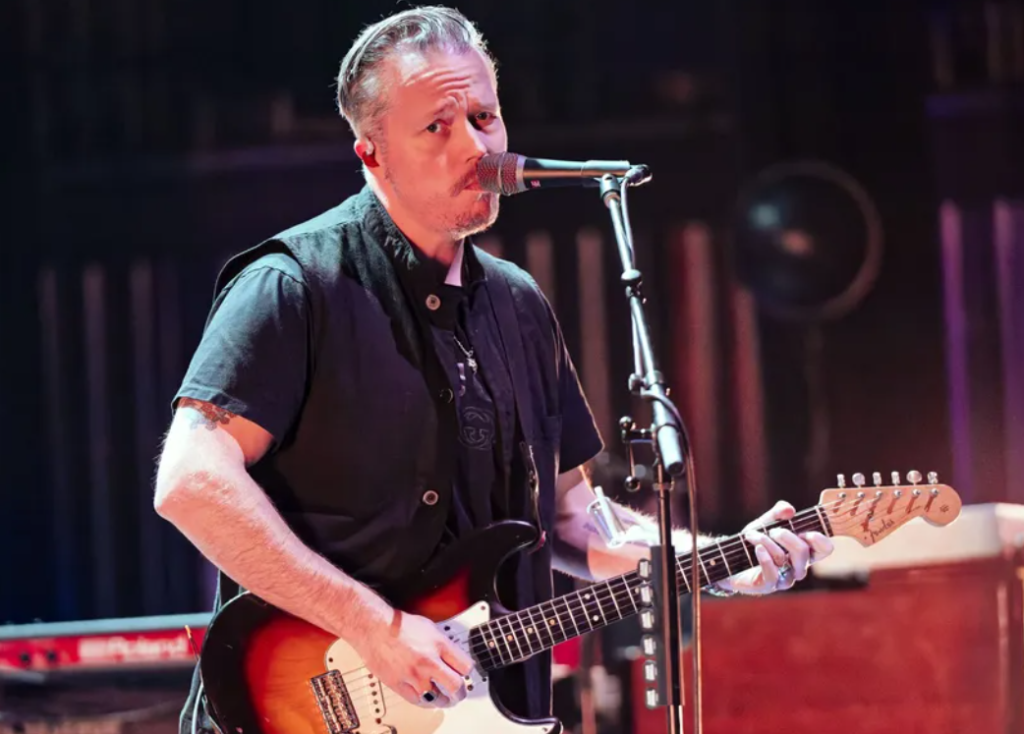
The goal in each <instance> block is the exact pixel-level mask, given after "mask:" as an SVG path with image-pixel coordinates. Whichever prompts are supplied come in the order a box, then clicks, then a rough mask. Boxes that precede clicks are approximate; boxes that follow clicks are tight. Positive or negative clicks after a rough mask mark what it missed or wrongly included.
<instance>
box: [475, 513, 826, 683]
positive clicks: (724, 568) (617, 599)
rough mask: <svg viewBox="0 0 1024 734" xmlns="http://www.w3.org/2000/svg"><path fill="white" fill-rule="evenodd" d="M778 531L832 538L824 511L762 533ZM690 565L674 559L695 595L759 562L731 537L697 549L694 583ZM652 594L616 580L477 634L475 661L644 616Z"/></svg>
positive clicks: (519, 654) (635, 581)
mask: <svg viewBox="0 0 1024 734" xmlns="http://www.w3.org/2000/svg"><path fill="white" fill-rule="evenodd" d="M774 528H788V529H789V530H792V531H793V532H794V533H806V532H809V531H816V532H819V533H824V534H826V535H832V526H831V523H830V522H829V521H828V518H827V516H826V513H825V511H824V510H823V508H822V506H821V505H816V506H815V507H812V508H810V509H809V510H805V511H804V512H801V513H798V514H797V515H796V516H795V517H793V519H791V520H784V521H779V522H775V523H772V524H770V525H767V526H765V528H764V530H765V531H768V530H772V529H774ZM692 563H693V552H692V551H691V552H688V553H683V554H681V555H678V556H676V582H677V584H678V586H679V590H680V591H686V592H691V593H692V592H693V590H694V589H695V588H696V589H701V588H703V587H705V586H709V585H710V584H713V583H715V582H717V581H722V580H723V579H727V578H729V577H730V576H733V575H735V574H737V573H740V572H741V571H746V570H747V569H749V568H752V567H754V566H755V565H757V556H756V555H755V553H754V546H753V545H751V544H750V543H748V542H747V541H746V540H744V539H743V537H742V535H733V536H730V537H728V538H721V539H719V540H716V541H713V542H711V543H707V544H705V545H702V546H701V547H700V548H698V549H697V580H696V582H694V579H693V577H692ZM651 593H652V591H651V587H650V585H649V582H648V581H647V580H645V579H643V578H641V576H640V574H639V573H638V572H636V571H632V572H630V573H627V574H623V575H622V576H616V577H614V578H610V579H608V580H606V581H601V582H598V583H596V584H593V585H591V586H588V587H587V588H585V589H580V590H578V591H574V592H572V593H569V594H565V595H564V596H560V597H556V598H554V599H552V600H550V601H546V602H543V603H541V604H537V605H535V606H532V607H527V608H526V609H522V610H520V611H518V612H513V613H512V614H508V615H506V616H504V617H498V618H496V619H492V620H491V621H490V622H487V623H485V624H482V625H480V626H478V627H475V628H473V630H472V631H471V633H470V634H471V637H470V639H471V641H472V643H473V644H472V649H473V650H476V651H478V652H477V661H478V662H479V663H480V664H481V665H482V666H483V667H484V668H485V669H488V670H493V669H496V668H502V667H504V666H506V665H510V664H512V663H515V662H519V661H521V660H525V659H526V658H528V657H530V656H532V655H535V654H537V653H539V652H542V651H544V650H548V649H550V648H552V647H554V646H555V645H558V644H560V643H562V642H566V641H567V640H571V639H573V638H575V637H579V636H580V635H583V634H586V633H587V632H593V631H595V630H599V629H601V628H602V627H606V626H608V625H610V624H614V623H615V622H619V621H621V620H623V619H626V618H628V617H632V616H634V615H636V614H638V613H640V612H641V611H642V610H643V609H645V608H647V607H648V606H650V604H651Z"/></svg>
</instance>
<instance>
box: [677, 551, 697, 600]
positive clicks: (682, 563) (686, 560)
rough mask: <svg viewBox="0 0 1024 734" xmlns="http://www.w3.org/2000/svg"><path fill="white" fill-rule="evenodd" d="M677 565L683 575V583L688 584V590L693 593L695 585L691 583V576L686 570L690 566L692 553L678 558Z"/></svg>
mask: <svg viewBox="0 0 1024 734" xmlns="http://www.w3.org/2000/svg"><path fill="white" fill-rule="evenodd" d="M676 567H677V569H678V570H679V571H681V572H682V575H683V583H684V584H686V590H687V591H688V592H690V593H693V587H692V586H691V585H690V578H689V576H687V575H686V570H687V569H688V568H689V567H690V554H689V553H687V554H686V556H684V557H683V558H682V559H676Z"/></svg>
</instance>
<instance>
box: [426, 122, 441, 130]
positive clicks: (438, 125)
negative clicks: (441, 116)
mask: <svg viewBox="0 0 1024 734" xmlns="http://www.w3.org/2000/svg"><path fill="white" fill-rule="evenodd" d="M427 132H428V133H439V132H441V123H440V122H437V121H434V122H432V123H430V124H429V125H427Z"/></svg>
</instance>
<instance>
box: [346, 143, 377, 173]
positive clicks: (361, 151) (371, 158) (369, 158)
mask: <svg viewBox="0 0 1024 734" xmlns="http://www.w3.org/2000/svg"><path fill="white" fill-rule="evenodd" d="M352 147H353V149H354V150H355V152H356V155H357V156H359V160H361V161H362V162H363V165H364V166H366V167H367V168H376V167H377V166H379V165H380V163H378V162H377V148H376V146H374V144H373V142H372V141H370V140H367V139H366V138H357V139H356V142H355V145H353V146H352Z"/></svg>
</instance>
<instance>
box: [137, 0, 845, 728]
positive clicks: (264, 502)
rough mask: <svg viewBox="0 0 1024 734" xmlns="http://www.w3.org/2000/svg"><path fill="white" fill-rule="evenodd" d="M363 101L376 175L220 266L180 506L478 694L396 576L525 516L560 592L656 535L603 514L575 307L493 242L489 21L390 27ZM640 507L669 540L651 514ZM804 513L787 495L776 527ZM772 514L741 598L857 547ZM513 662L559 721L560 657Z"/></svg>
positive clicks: (355, 114)
mask: <svg viewBox="0 0 1024 734" xmlns="http://www.w3.org/2000/svg"><path fill="white" fill-rule="evenodd" d="M338 104H339V107H340V109H341V113H342V115H343V116H344V117H345V119H346V120H347V121H348V123H349V125H350V126H351V128H352V131H353V133H354V134H355V138H356V140H355V146H354V147H355V152H356V155H358V157H359V159H360V160H361V161H362V164H363V169H364V173H365V177H366V186H365V187H364V188H363V190H362V191H360V192H359V193H358V194H355V195H354V196H352V197H350V198H348V199H347V200H345V201H344V202H342V203H341V204H340V205H339V206H337V207H335V208H333V209H331V210H329V211H327V212H325V213H323V214H321V215H320V216H318V217H316V218H314V219H312V220H310V221H308V222H305V223H303V224H299V225H297V226H295V227H293V228H292V229H289V230H287V231H285V232H283V233H281V234H279V235H277V236H276V237H274V238H273V239H270V240H268V241H266V242H264V243H262V244H261V245H259V246H258V247H256V248H254V249H252V250H249V251H248V252H245V253H242V254H241V255H238V256H237V257H235V258H234V259H232V260H231V261H230V262H229V263H228V264H227V266H226V267H225V269H224V271H223V272H222V273H221V276H220V278H219V281H218V283H217V297H216V300H215V303H214V305H213V308H212V310H211V313H210V316H209V319H208V321H207V324H206V329H205V332H204V334H203V338H202V341H201V343H200V345H199V347H198V349H197V350H196V353H195V355H194V357H193V359H192V362H191V364H190V366H189V369H188V372H187V374H186V375H185V378H184V380H183V383H182V386H181V389H180V390H179V392H178V394H177V396H176V397H175V402H174V406H175V412H174V418H173V421H172V423H171V427H170V430H169V433H168V435H167V440H166V444H165V446H164V450H163V453H162V456H161V458H160V466H159V471H158V475H157V482H156V497H155V505H156V509H157V511H158V512H159V513H160V515H161V516H163V517H164V518H166V519H167V520H169V521H170V522H172V523H173V524H174V525H175V526H176V527H177V528H178V529H179V530H180V531H181V532H182V533H184V534H185V535H186V536H187V537H188V538H189V540H190V541H191V542H192V543H194V544H195V546H196V547H197V548H198V549H199V550H200V551H201V552H202V553H203V554H204V555H205V556H206V557H207V558H208V559H209V560H210V561H211V562H212V563H213V564H214V565H216V566H217V567H218V568H219V569H220V570H221V571H222V572H223V574H224V576H225V577H227V578H224V577H222V585H221V589H220V591H221V593H220V595H219V597H220V599H219V602H218V603H220V602H221V601H227V600H228V597H229V596H230V595H232V594H233V593H235V592H236V591H237V587H238V586H240V587H242V588H244V589H247V590H249V591H251V592H252V593H254V594H256V595H257V596H259V597H261V598H262V599H265V600H266V601H267V602H269V603H270V604H273V605H275V606H277V607H279V608H281V609H283V610H285V611H287V612H290V613H291V614H294V615H295V616H297V617H300V618H303V619H305V620H307V621H309V622H311V623H312V624H314V625H316V626H318V627H320V628H322V629H324V630H326V631H327V632H329V633H331V634H333V635H335V636H337V637H340V638H343V639H344V640H346V641H347V642H349V643H350V644H351V645H352V646H353V647H354V648H355V649H356V650H357V652H358V653H359V654H360V655H361V656H362V657H363V659H364V660H365V662H366V665H367V667H368V668H369V670H370V671H371V672H373V673H374V674H375V675H376V676H377V677H379V679H380V680H381V681H382V682H383V683H384V684H385V685H386V686H388V687H390V688H391V689H393V690H394V691H396V692H397V693H398V694H400V695H402V696H403V697H405V698H406V699H407V700H408V701H409V702H412V703H415V704H418V705H421V706H428V707H438V706H441V707H443V706H451V705H457V704H458V702H459V701H460V700H461V699H462V698H463V697H464V696H465V693H466V692H465V689H464V687H463V680H462V676H463V675H465V674H466V673H468V672H469V670H470V668H471V667H472V665H473V661H472V660H471V659H470V657H469V656H468V655H467V654H466V653H465V652H463V651H462V650H460V649H458V648H457V647H456V646H455V645H454V644H452V643H450V642H449V641H448V640H447V639H446V638H445V637H444V636H442V634H441V633H440V632H439V631H438V630H437V629H436V628H435V626H434V624H433V623H432V622H431V621H430V620H428V619H426V618H423V617H418V616H415V615H412V614H408V613H404V612H402V611H400V610H397V609H394V608H392V607H391V606H390V605H389V604H388V602H387V601H386V600H385V599H384V598H383V597H382V596H381V595H380V594H379V593H378V592H377V591H376V590H377V589H382V588H387V586H388V584H389V583H393V582H395V581H397V580H398V579H401V578H402V577H403V576H404V575H408V574H409V573H411V572H412V571H414V570H415V569H418V568H421V567H422V566H423V565H424V564H425V563H426V562H427V561H428V560H429V559H430V558H431V557H432V556H434V554H436V553H437V552H438V550H439V549H440V548H442V547H445V546H447V545H449V544H451V543H454V542H456V541H457V540H458V539H459V538H461V537H464V536H465V534H466V533H467V532H469V531H471V530H472V529H474V528H479V527H482V526H485V525H487V524H489V523H491V522H494V521H497V520H502V519H518V520H524V521H527V522H530V523H532V524H533V525H534V526H536V527H537V530H538V533H539V534H541V533H542V534H543V535H542V537H546V542H544V543H543V544H541V545H540V546H539V548H538V549H537V550H535V551H534V552H532V553H529V554H522V557H520V558H518V559H517V560H515V561H513V562H511V563H509V564H506V566H507V567H506V568H505V569H504V572H503V575H502V576H501V578H500V579H499V588H500V590H501V592H502V594H503V601H504V602H505V604H506V605H507V606H509V607H510V608H519V607H522V606H525V605H530V604H535V603H538V602H541V601H544V600H546V599H548V598H550V597H551V594H552V579H551V570H552V569H553V568H554V569H558V570H561V571H564V572H566V573H570V574H573V575H575V576H578V577H580V578H584V579H602V578H607V577H609V576H613V575H617V574H621V573H625V572H628V571H631V570H633V569H635V567H636V564H637V561H638V560H639V559H640V558H642V557H644V556H646V555H647V554H648V551H647V550H646V549H645V548H643V547H640V546H638V545H627V546H625V547H620V548H617V549H615V550H611V549H609V548H607V547H606V546H605V544H604V543H603V541H602V539H601V537H600V535H598V534H597V533H596V531H595V529H594V528H593V526H592V525H591V524H590V523H589V522H588V516H587V514H586V507H587V505H588V503H589V502H590V500H591V499H592V497H593V495H592V492H591V490H590V488H589V486H588V484H587V482H586V481H585V476H586V474H587V472H586V463H587V461H588V460H590V459H591V458H592V457H593V456H594V455H595V454H597V453H598V452H599V451H600V449H601V439H600V437H599V435H598V433H597V430H596V429H595V426H594V422H593V420H592V418H591V415H590V410H589V408H588V406H587V402H586V399H585V398H584V396H583V394H582V392H581V389H580V385H579V382H578V380H577V377H576V371H575V369H574V367H573V365H572V361H571V360H570V358H569V355H568V353H567V351H566V347H565V344H564V342H563V340H562V336H561V332H560V329H559V326H558V322H557V320H556V318H555V315H554V314H553V313H552V311H551V308H550V306H549V305H548V303H547V301H546V300H545V299H544V297H543V295H542V294H541V292H540V290H539V289H538V288H537V285H536V284H535V283H534V281H533V280H532V279H531V278H530V277H529V275H527V274H526V273H525V272H523V271H522V270H520V269H519V268H517V267H516V266H514V265H512V264H510V263H507V262H504V261H502V260H499V259H496V258H493V257H490V256H488V255H486V253H484V252H482V251H480V250H478V249H477V248H476V247H474V246H473V244H472V242H471V240H470V239H469V238H470V237H471V235H473V234H474V233H477V232H480V231H482V230H485V229H486V228H488V227H489V226H491V225H492V224H493V223H494V221H495V219H496V218H497V216H498V198H497V196H496V195H495V194H491V193H487V192H485V191H483V190H482V189H481V188H480V185H479V183H478V181H477V177H476V165H477V162H478V161H479V159H480V158H481V157H482V156H484V155H485V154H488V153H495V152H500V151H505V150H506V149H507V148H506V146H507V133H506V130H505V124H504V122H503V121H502V117H501V107H500V105H499V103H498V91H497V78H496V74H495V67H494V61H493V59H492V58H491V57H490V55H489V54H488V51H487V49H486V46H485V43H484V41H483V39H482V38H481V36H480V34H479V33H478V31H477V30H476V28H475V27H474V26H473V25H472V23H470V22H469V21H468V20H467V19H466V18H465V17H463V16H462V15H461V14H460V13H459V12H457V11H455V10H451V9H448V8H444V7H424V8H416V9H411V10H405V11H403V12H400V13H397V14H395V15H393V16H391V17H388V18H385V19H384V20H382V21H380V22H378V23H376V24H374V25H372V26H370V27H369V28H367V29H366V30H364V31H363V32H362V33H361V34H360V35H359V37H358V38H357V39H356V41H355V43H354V45H353V46H352V48H351V49H350V50H349V52H348V53H347V54H346V55H345V58H344V60H343V61H342V64H341V70H340V72H339V74H338ZM616 512H618V513H619V514H620V515H621V516H622V518H623V519H624V521H625V522H626V523H628V524H640V525H642V526H644V527H646V528H648V529H649V535H650V539H651V541H652V542H656V539H657V530H656V526H655V524H654V523H653V522H651V520H650V519H649V518H645V517H643V516H640V515H638V514H636V513H634V512H632V511H630V510H628V509H626V508H623V507H617V508H616ZM792 515H793V508H792V507H791V506H789V505H787V504H785V503H779V504H778V505H776V507H775V508H774V509H773V510H772V511H771V512H769V513H767V514H766V515H764V516H763V517H761V518H759V519H758V521H757V524H762V523H770V522H772V521H774V520H776V519H784V518H788V517H791V516H792ZM753 525H754V524H752V525H751V529H750V530H749V531H748V536H747V537H748V539H749V540H750V541H751V542H753V543H755V544H756V546H757V560H758V561H759V564H760V565H759V566H758V567H755V568H753V569H751V570H749V571H747V572H744V573H742V574H740V575H737V576H735V577H733V578H732V579H730V580H729V581H727V582H723V583H722V584H720V587H721V588H720V589H719V591H725V592H739V593H747V594H762V593H769V592H772V591H775V590H777V589H785V588H788V587H789V586H791V585H792V584H793V583H794V582H795V581H797V580H800V579H802V578H803V577H804V576H805V575H806V572H807V566H808V564H809V563H810V562H811V561H813V560H819V559H821V558H823V557H825V556H826V555H828V554H829V553H830V552H831V549H832V546H831V543H830V541H829V540H828V538H826V537H825V536H823V535H820V534H815V533H807V534H805V535H801V536H798V535H796V534H794V533H791V532H788V531H784V530H783V531H773V532H772V535H771V537H768V536H767V535H765V534H762V533H758V532H756V531H754V530H753V529H752V527H753ZM676 536H677V537H676V543H677V548H678V550H680V551H685V550H686V549H687V548H688V547H689V546H690V545H691V539H690V538H689V536H688V535H687V534H686V533H685V532H683V531H679V532H677V533H676ZM502 673H503V675H502V676H501V677H500V678H498V677H496V678H495V679H494V689H495V690H496V694H497V696H498V697H499V698H500V700H501V702H502V703H503V704H504V706H505V707H506V708H508V709H509V710H510V711H511V712H513V713H514V714H517V715H520V716H524V717H529V718H538V717H543V716H548V715H550V711H549V709H550V683H551V681H550V659H549V657H548V656H547V655H537V656H535V657H533V658H531V659H530V660H528V661H527V662H526V663H523V664H521V665H516V666H513V667H511V668H507V669H506V670H504V671H502ZM195 697H196V691H195V690H193V697H192V698H193V699H195ZM193 711H201V707H200V706H198V705H196V706H193V705H191V702H190V705H189V706H188V707H187V710H186V712H185V714H184V715H183V717H182V726H183V731H190V730H191V728H192V724H193V722H192V715H193ZM196 726H197V727H198V728H200V729H202V728H203V727H205V726H207V720H206V718H205V716H204V715H202V714H200V717H199V720H198V721H197V722H196Z"/></svg>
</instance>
